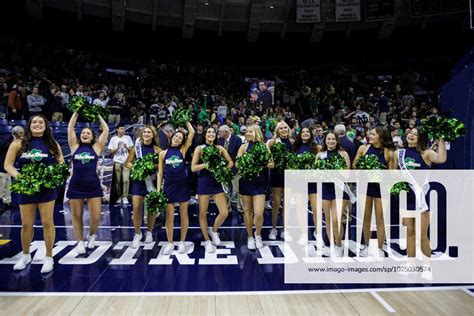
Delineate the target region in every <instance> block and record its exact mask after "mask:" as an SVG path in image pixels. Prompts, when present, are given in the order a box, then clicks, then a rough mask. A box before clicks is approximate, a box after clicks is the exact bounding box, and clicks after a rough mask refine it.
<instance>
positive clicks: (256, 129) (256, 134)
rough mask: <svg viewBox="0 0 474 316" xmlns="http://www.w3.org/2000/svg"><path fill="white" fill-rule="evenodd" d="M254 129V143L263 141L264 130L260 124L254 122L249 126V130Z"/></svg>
mask: <svg viewBox="0 0 474 316" xmlns="http://www.w3.org/2000/svg"><path fill="white" fill-rule="evenodd" d="M249 130H250V131H253V134H254V136H253V140H252V141H253V142H254V143H262V142H263V134H262V130H261V128H260V126H258V125H256V124H252V125H250V126H247V131H246V132H248V131H249Z"/></svg>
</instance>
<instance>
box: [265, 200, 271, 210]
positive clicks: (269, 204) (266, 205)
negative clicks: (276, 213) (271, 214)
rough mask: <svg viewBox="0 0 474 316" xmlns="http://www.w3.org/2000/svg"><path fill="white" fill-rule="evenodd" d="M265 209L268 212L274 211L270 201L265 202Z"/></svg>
mask: <svg viewBox="0 0 474 316" xmlns="http://www.w3.org/2000/svg"><path fill="white" fill-rule="evenodd" d="M265 208H266V209H267V210H271V209H272V203H270V201H265Z"/></svg>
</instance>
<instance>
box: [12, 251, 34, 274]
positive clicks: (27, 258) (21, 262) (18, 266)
mask: <svg viewBox="0 0 474 316" xmlns="http://www.w3.org/2000/svg"><path fill="white" fill-rule="evenodd" d="M30 262H31V254H27V255H26V254H22V255H21V257H20V259H18V261H17V262H16V263H15V265H14V266H13V270H15V271H18V270H23V269H24V268H25V267H26V266H27V265H28V264H29V263H30Z"/></svg>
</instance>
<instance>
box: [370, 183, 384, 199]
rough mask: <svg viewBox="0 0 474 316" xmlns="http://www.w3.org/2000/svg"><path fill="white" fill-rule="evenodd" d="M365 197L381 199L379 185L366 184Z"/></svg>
mask: <svg viewBox="0 0 474 316" xmlns="http://www.w3.org/2000/svg"><path fill="white" fill-rule="evenodd" d="M367 196H370V197H373V198H378V199H380V198H381V197H382V194H381V193H380V184H379V183H372V182H370V183H368V184H367Z"/></svg>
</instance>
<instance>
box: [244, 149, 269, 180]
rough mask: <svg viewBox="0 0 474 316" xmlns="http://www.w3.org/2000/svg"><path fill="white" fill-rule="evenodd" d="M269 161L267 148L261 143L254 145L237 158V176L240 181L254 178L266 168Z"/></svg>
mask: <svg viewBox="0 0 474 316" xmlns="http://www.w3.org/2000/svg"><path fill="white" fill-rule="evenodd" d="M270 159H271V155H270V153H269V152H268V149H267V147H266V146H265V144H263V143H255V144H254V145H253V146H252V148H251V149H250V150H249V151H248V152H246V153H245V154H243V155H242V156H241V157H239V158H237V164H238V165H239V174H240V177H241V178H242V179H245V180H252V179H254V178H256V177H257V176H258V175H259V174H260V173H261V172H262V171H263V170H264V169H265V168H266V166H267V164H268V162H269V161H270Z"/></svg>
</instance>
